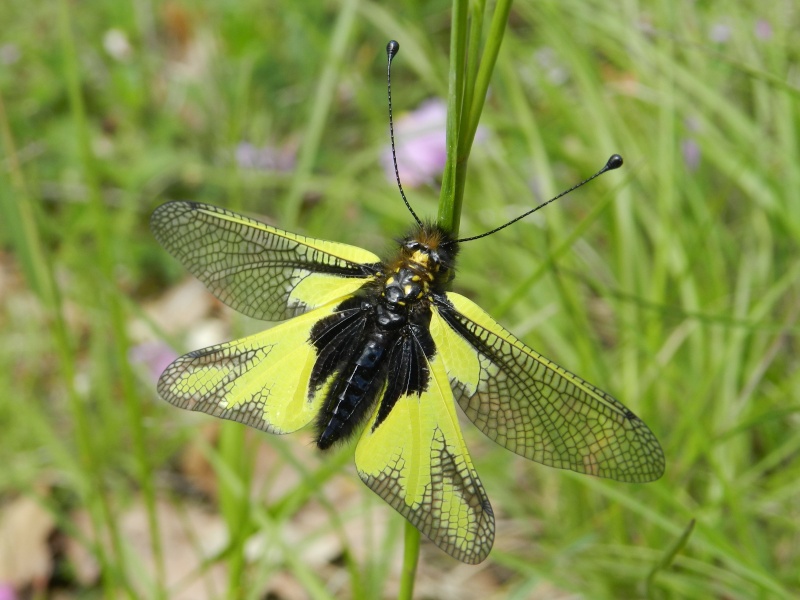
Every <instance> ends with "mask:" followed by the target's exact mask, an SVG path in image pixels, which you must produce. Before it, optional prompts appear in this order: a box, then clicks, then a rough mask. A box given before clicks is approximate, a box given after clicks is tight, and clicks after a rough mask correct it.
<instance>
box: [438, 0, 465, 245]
mask: <svg viewBox="0 0 800 600" xmlns="http://www.w3.org/2000/svg"><path fill="white" fill-rule="evenodd" d="M467 7H468V3H467V1H466V0H453V17H452V26H451V30H450V69H449V71H448V76H447V162H446V164H445V167H444V172H443V174H442V189H441V191H440V193H439V214H438V216H437V222H438V223H439V225H441V226H442V227H444V228H445V229H447V230H448V231H451V232H452V233H453V234H454V235H456V234H457V233H458V216H459V214H460V209H459V210H456V206H455V197H456V189H455V188H456V179H457V173H456V168H457V166H458V126H459V123H460V121H461V116H460V115H461V108H462V98H463V87H464V83H463V76H464V65H465V60H466V39H467V24H468V19H467V17H468V13H467Z"/></svg>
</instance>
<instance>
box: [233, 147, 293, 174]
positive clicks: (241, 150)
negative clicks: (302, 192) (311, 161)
mask: <svg viewBox="0 0 800 600" xmlns="http://www.w3.org/2000/svg"><path fill="white" fill-rule="evenodd" d="M235 158H236V162H237V163H238V164H239V166H240V167H242V168H243V169H258V170H259V171H280V172H285V171H291V170H292V169H294V164H295V148H294V147H291V146H284V147H277V146H270V145H269V144H267V145H266V146H254V145H253V144H251V143H250V142H241V143H240V144H239V145H238V146H236V153H235Z"/></svg>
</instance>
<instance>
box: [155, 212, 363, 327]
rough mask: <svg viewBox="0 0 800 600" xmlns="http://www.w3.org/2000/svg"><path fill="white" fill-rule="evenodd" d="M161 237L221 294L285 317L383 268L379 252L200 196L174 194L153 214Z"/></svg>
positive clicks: (240, 305)
mask: <svg viewBox="0 0 800 600" xmlns="http://www.w3.org/2000/svg"><path fill="white" fill-rule="evenodd" d="M150 226H151V228H152V230H153V234H154V235H155V237H156V239H157V240H158V241H159V242H160V243H161V245H162V246H164V248H166V249H167V250H168V251H169V252H170V254H172V255H173V256H174V257H175V258H177V259H178V260H180V261H181V263H183V264H184V265H185V266H186V268H187V269H188V270H189V271H190V272H191V273H192V274H194V275H195V276H196V277H197V278H198V279H200V281H202V282H203V283H204V284H205V285H206V286H207V287H208V289H209V290H210V291H211V292H212V293H213V294H214V295H215V296H217V298H219V299H220V300H222V302H224V303H225V304H227V305H228V306H230V307H232V308H234V309H235V310H237V311H239V312H241V313H244V314H245V315H247V316H250V317H254V318H256V319H262V320H266V321H281V320H283V319H287V318H289V317H293V316H295V315H298V314H301V313H304V312H306V311H308V310H311V309H313V308H315V307H317V306H322V305H323V304H326V303H327V302H329V301H331V300H334V299H337V298H342V297H345V296H347V295H348V294H351V293H353V292H354V291H355V290H357V289H358V288H359V287H361V286H362V285H363V284H364V283H365V282H366V281H367V280H369V279H371V278H372V276H373V275H374V273H375V272H376V267H377V263H378V262H379V259H378V257H377V256H375V255H374V254H373V253H372V252H369V251H367V250H363V249H361V248H357V247H355V246H348V245H347V244H339V243H337V242H330V241H327V240H318V239H314V238H310V237H305V236H302V235H296V234H293V233H289V232H288V231H283V230H281V229H277V228H275V227H270V226H269V225H266V224H264V223H260V222H259V221H255V220H253V219H250V218H248V217H245V216H242V215H239V214H236V213H234V212H231V211H228V210H225V209H223V208H218V207H216V206H211V205H207V204H199V203H196V202H168V203H167V204H163V205H162V206H159V207H158V208H157V209H156V210H155V212H154V213H153V216H152V217H151V219H150Z"/></svg>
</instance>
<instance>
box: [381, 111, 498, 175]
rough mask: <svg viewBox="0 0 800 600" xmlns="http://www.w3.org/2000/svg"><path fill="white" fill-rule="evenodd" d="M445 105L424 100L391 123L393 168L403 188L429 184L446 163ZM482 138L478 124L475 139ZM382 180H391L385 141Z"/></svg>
mask: <svg viewBox="0 0 800 600" xmlns="http://www.w3.org/2000/svg"><path fill="white" fill-rule="evenodd" d="M446 132H447V105H446V104H445V102H444V100H441V99H440V98H435V99H432V100H426V101H425V102H423V103H422V104H420V106H419V108H417V109H416V110H414V111H412V112H410V113H407V114H404V115H403V116H401V117H400V118H399V119H397V121H396V122H395V124H394V137H395V146H396V150H397V168H398V170H399V171H400V181H401V182H402V184H403V186H404V187H409V188H413V187H418V186H420V185H422V184H423V183H433V181H434V180H435V179H436V177H438V176H439V175H441V173H442V171H443V170H444V165H445V163H446V162H447V147H446V143H447V133H446ZM485 137H486V131H485V130H484V129H483V128H482V127H479V128H478V131H477V133H476V134H475V140H476V141H480V140H482V139H484V138H485ZM381 165H382V166H383V171H384V173H385V174H386V179H388V180H389V181H391V182H394V180H395V178H394V167H393V165H392V148H391V146H389V145H388V144H387V145H386V148H385V149H384V151H383V152H382V153H381Z"/></svg>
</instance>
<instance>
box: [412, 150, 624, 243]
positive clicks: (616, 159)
mask: <svg viewBox="0 0 800 600" xmlns="http://www.w3.org/2000/svg"><path fill="white" fill-rule="evenodd" d="M621 166H622V157H621V156H620V155H619V154H612V155H611V157H610V158H609V159H608V161H607V162H606V165H605V166H604V167H603V168H602V169H600V170H599V171H598V172H597V173H595V174H594V175H592V176H591V177H589V178H588V179H584V180H583V181H581V182H580V183H579V184H577V185H573V186H572V187H571V188H569V189H568V190H567V191H565V192H561V193H560V194H559V195H558V196H556V197H555V198H551V199H550V200H548V201H547V202H542V203H541V204H540V205H539V206H537V207H535V208H532V209H530V210H529V211H528V212H526V213H523V214H521V215H520V216H518V217H517V218H516V219H511V220H510V221H509V222H508V223H506V224H505V225H500V227H496V228H494V229H492V230H491V231H487V232H486V233H482V234H480V235H475V236H472V237H468V238H461V239H460V240H454V241H453V242H451V243H457V242H459V243H460V242H471V241H472V240H477V239H480V238H482V237H486V236H487V235H492V234H493V233H497V232H498V231H500V230H501V229H505V228H506V227H508V226H509V225H512V224H513V223H516V222H517V221H519V220H520V219H524V218H525V217H527V216H528V215H529V214H531V213H535V212H536V211H537V210H539V209H540V208H544V207H545V206H547V205H548V204H550V203H551V202H555V201H556V200H558V199H559V198H561V197H563V196H566V195H567V194H569V193H570V192H574V191H575V190H577V189H578V188H579V187H581V186H582V185H586V184H587V183H589V182H590V181H591V180H592V179H595V178H597V177H600V175H602V174H603V173H605V172H606V171H613V170H614V169H619V168H620V167H621ZM406 204H407V203H406ZM412 213H413V211H412ZM414 216H415V217H416V215H414Z"/></svg>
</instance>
